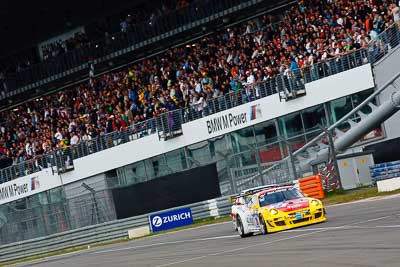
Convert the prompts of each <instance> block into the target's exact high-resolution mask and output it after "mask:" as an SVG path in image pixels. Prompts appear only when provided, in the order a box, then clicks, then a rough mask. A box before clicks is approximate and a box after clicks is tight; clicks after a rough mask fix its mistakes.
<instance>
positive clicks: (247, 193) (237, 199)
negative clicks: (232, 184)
mask: <svg viewBox="0 0 400 267" xmlns="http://www.w3.org/2000/svg"><path fill="white" fill-rule="evenodd" d="M275 186H277V185H274V184H271V185H263V186H258V187H253V188H249V189H246V190H243V191H242V192H240V194H238V195H235V196H232V197H231V201H232V202H233V204H232V207H231V218H232V223H233V228H234V229H235V231H236V230H237V225H236V222H237V220H236V214H237V213H238V210H239V209H243V208H247V205H246V204H247V203H248V201H249V200H251V196H252V195H253V194H255V193H257V192H260V191H262V190H265V189H268V188H272V187H275Z"/></svg>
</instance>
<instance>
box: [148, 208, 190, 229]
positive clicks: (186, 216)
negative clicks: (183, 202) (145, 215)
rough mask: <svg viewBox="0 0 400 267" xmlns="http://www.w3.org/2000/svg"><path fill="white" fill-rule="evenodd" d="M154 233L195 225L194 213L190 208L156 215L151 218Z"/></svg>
mask: <svg viewBox="0 0 400 267" xmlns="http://www.w3.org/2000/svg"><path fill="white" fill-rule="evenodd" d="M149 222H150V226H151V231H152V232H158V231H164V230H168V229H172V228H176V227H181V226H185V225H190V224H192V223H193V216H192V211H191V209H190V208H182V209H177V210H171V211H166V212H163V213H156V214H152V215H150V216H149Z"/></svg>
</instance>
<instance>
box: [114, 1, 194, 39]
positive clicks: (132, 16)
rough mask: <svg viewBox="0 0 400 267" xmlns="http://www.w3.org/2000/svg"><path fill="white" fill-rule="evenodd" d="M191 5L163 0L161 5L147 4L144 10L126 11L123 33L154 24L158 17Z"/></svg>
mask: <svg viewBox="0 0 400 267" xmlns="http://www.w3.org/2000/svg"><path fill="white" fill-rule="evenodd" d="M189 3H190V1H189V0H163V1H161V2H160V3H153V4H152V3H146V4H145V5H143V7H142V8H134V9H132V10H129V11H126V12H125V14H124V15H123V17H122V18H121V21H120V28H121V31H122V32H126V31H128V30H129V28H131V27H132V26H134V25H136V24H140V23H142V22H148V23H149V24H152V23H153V22H154V20H155V19H156V18H157V17H160V16H165V15H167V14H169V13H170V12H173V11H175V10H180V9H182V8H185V7H187V6H188V5H189Z"/></svg>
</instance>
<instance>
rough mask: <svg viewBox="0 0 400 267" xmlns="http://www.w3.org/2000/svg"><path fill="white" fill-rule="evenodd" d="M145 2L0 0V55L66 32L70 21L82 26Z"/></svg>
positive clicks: (136, 0) (121, 0)
mask: <svg viewBox="0 0 400 267" xmlns="http://www.w3.org/2000/svg"><path fill="white" fill-rule="evenodd" d="M142 1H144V0H67V1H60V0H53V1H51V0H33V1H28V0H23V1H18V0H0V40H1V42H0V55H2V56H4V55H5V54H10V53H13V51H15V50H19V49H21V48H23V47H27V46H29V44H32V43H36V42H39V41H42V40H44V39H46V37H49V35H50V36H52V35H57V34H59V33H62V32H63V31H64V32H65V31H67V30H68V29H70V28H68V26H67V21H70V22H71V23H72V25H74V26H79V25H82V24H86V23H88V22H90V21H93V20H95V19H96V18H97V17H101V16H104V15H105V14H109V13H113V12H114V13H115V12H118V10H119V9H123V8H124V7H125V8H126V7H130V6H134V5H136V4H137V3H139V2H142ZM71 27H72V26H71ZM72 28H73V27H72Z"/></svg>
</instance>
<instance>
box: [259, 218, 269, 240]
mask: <svg viewBox="0 0 400 267" xmlns="http://www.w3.org/2000/svg"><path fill="white" fill-rule="evenodd" d="M258 219H259V220H260V228H261V233H262V234H263V235H266V234H268V230H267V225H266V224H265V220H264V218H263V217H262V215H261V214H260V216H259V217H258Z"/></svg>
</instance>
